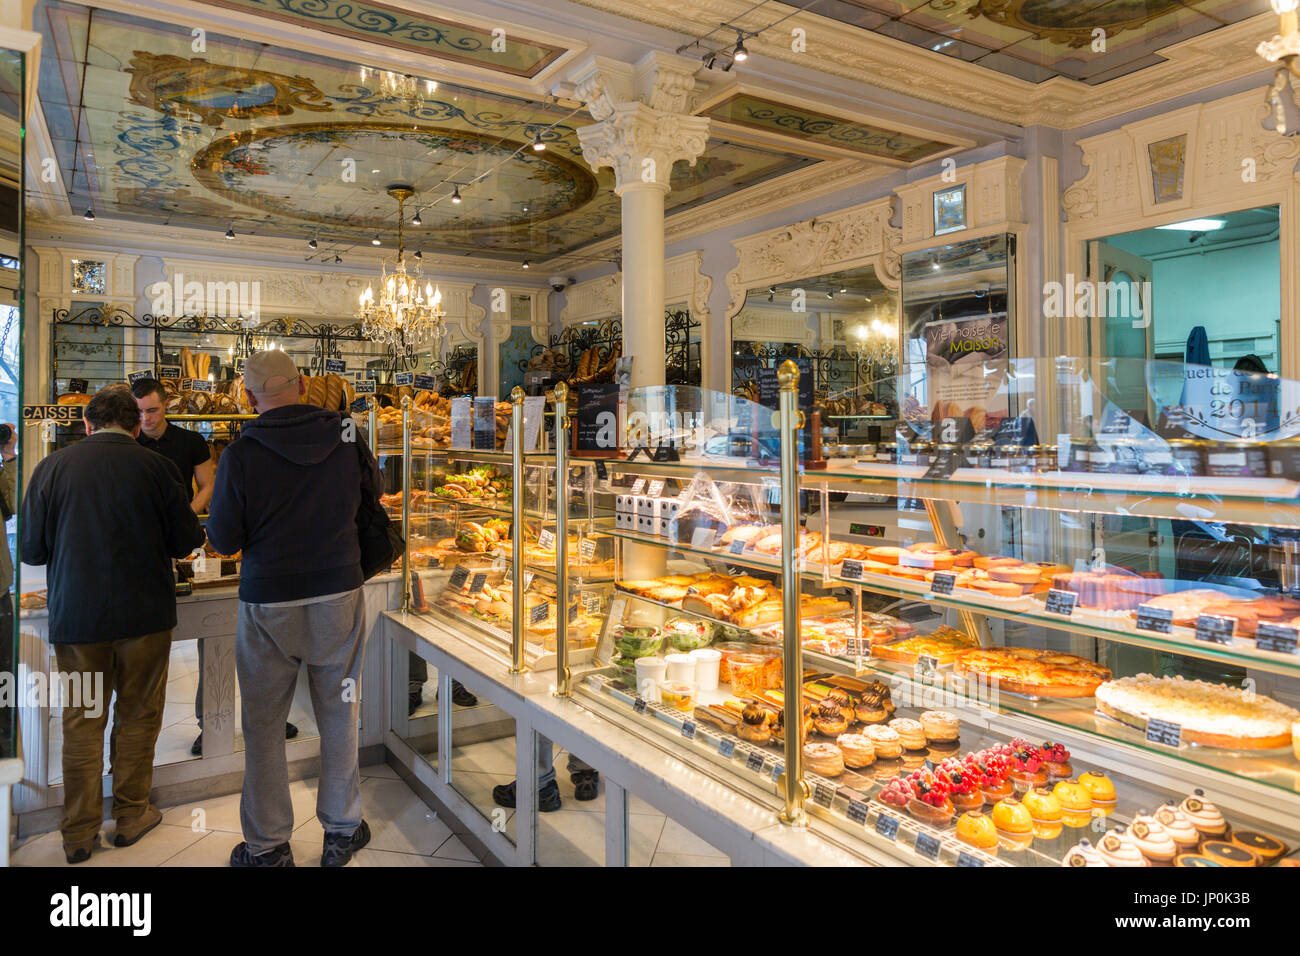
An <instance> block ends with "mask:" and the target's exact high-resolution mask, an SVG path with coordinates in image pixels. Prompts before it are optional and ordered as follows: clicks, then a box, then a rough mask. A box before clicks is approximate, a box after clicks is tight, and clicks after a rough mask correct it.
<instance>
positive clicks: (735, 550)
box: [730, 538, 745, 554]
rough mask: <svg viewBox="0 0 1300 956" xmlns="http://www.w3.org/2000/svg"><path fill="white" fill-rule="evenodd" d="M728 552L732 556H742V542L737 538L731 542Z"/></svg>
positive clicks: (743, 547)
mask: <svg viewBox="0 0 1300 956" xmlns="http://www.w3.org/2000/svg"><path fill="white" fill-rule="evenodd" d="M730 551H731V553H732V554H744V553H745V542H744V540H742V539H741V538H737V539H736V540H735V541H733V542H731V548H730Z"/></svg>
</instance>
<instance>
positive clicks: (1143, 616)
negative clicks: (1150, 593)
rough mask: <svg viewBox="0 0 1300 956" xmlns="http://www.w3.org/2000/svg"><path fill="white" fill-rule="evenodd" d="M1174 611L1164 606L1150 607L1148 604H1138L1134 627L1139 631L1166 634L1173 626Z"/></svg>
mask: <svg viewBox="0 0 1300 956" xmlns="http://www.w3.org/2000/svg"><path fill="white" fill-rule="evenodd" d="M1173 624H1174V612H1173V611H1171V610H1169V608H1165V607H1152V606H1151V605H1150V604H1139V605H1138V609H1137V623H1136V625H1135V626H1136V627H1137V629H1138V630H1139V631H1154V632H1155V633H1157V634H1168V633H1170V631H1171V629H1172V628H1173Z"/></svg>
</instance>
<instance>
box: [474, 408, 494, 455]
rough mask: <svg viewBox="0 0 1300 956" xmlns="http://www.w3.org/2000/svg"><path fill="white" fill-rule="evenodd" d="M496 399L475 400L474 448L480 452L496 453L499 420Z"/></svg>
mask: <svg viewBox="0 0 1300 956" xmlns="http://www.w3.org/2000/svg"><path fill="white" fill-rule="evenodd" d="M496 405H497V403H496V399H494V398H492V396H490V395H489V396H486V397H484V398H476V399H474V436H473V439H472V442H473V447H474V448H475V449H476V450H478V451H496V448H497V418H496Z"/></svg>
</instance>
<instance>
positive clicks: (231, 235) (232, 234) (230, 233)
mask: <svg viewBox="0 0 1300 956" xmlns="http://www.w3.org/2000/svg"><path fill="white" fill-rule="evenodd" d="M226 238H227V239H234V238H235V227H234V226H231V227H230V228H229V229H227V230H226Z"/></svg>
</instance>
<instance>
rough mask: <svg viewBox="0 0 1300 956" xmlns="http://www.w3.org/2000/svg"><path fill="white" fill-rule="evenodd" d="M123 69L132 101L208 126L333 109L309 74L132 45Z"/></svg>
mask: <svg viewBox="0 0 1300 956" xmlns="http://www.w3.org/2000/svg"><path fill="white" fill-rule="evenodd" d="M125 72H127V73H130V74H131V89H130V100H131V102H132V103H135V104H137V105H138V106H146V107H149V108H150V109H154V110H157V111H158V112H160V113H166V114H168V115H171V116H178V117H182V118H186V119H194V120H198V121H199V122H201V123H206V124H207V125H208V126H214V127H220V126H221V125H223V123H224V122H225V120H226V119H227V118H229V119H241V120H244V119H252V118H253V117H258V116H289V115H291V114H292V113H293V112H294V110H295V109H304V110H311V111H313V112H317V113H328V112H330V111H331V110H332V109H333V106H332V105H331V104H330V103H329V101H328V100H326V98H325V94H324V93H322V92H321V91H320V90H319V89H317V87H316V83H315V81H314V80H312V79H311V78H310V77H307V76H284V75H283V74H280V73H270V72H268V71H266V70H252V69H246V68H244V67H238V66H223V65H220V64H216V63H209V62H208V61H207V60H205V59H203V58H202V57H194V58H192V59H189V60H186V59H184V58H183V57H179V56H172V55H171V54H162V55H155V54H153V53H146V52H144V51H142V50H136V51H135V52H134V54H133V55H132V57H131V65H130V66H129V67H127V68H126V70H125Z"/></svg>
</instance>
